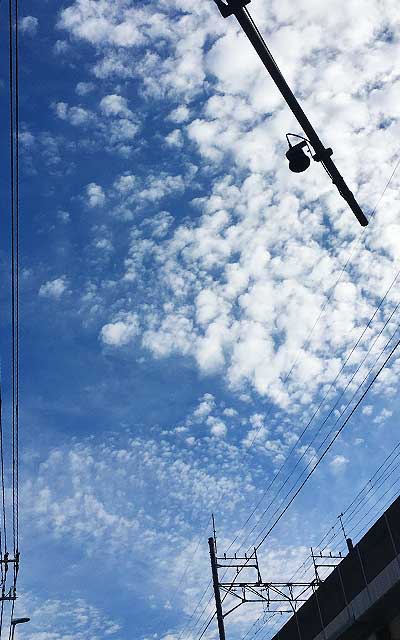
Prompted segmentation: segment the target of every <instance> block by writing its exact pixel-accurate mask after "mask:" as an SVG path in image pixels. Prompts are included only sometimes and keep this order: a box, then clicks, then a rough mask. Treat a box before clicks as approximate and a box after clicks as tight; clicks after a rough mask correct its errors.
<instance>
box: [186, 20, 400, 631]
mask: <svg viewBox="0 0 400 640" xmlns="http://www.w3.org/2000/svg"><path fill="white" fill-rule="evenodd" d="M245 10H246V9H245ZM250 19H251V17H250ZM269 54H270V56H271V59H272V61H273V62H274V64H275V65H276V62H275V60H274V59H273V57H272V54H271V53H270V52H269ZM399 166H400V157H399V158H398V160H397V162H396V164H395V166H394V168H393V170H392V173H391V175H390V176H389V178H388V180H387V182H386V184H385V187H384V189H383V191H382V192H381V194H380V196H379V198H378V200H377V201H376V203H375V206H374V208H373V210H372V213H371V216H370V221H371V220H372V219H373V217H374V216H375V214H376V212H377V209H378V206H379V204H380V202H381V200H382V199H383V197H384V195H385V193H386V191H387V189H388V188H389V186H390V183H391V182H392V179H393V177H394V176H395V174H396V172H397V169H398V167H399ZM366 229H367V228H366V227H365V228H363V229H362V231H361V232H360V233H359V235H358V236H357V237H356V238H355V239H354V240H353V242H352V245H351V249H350V253H349V256H348V258H347V260H346V262H345V264H344V266H343V267H342V270H341V272H340V274H339V277H338V278H337V280H336V281H335V283H334V284H333V285H332V287H331V289H330V291H329V293H328V297H327V299H326V300H325V302H324V304H323V306H322V308H321V310H320V312H319V315H318V316H317V319H316V321H315V323H314V325H313V326H312V328H311V330H310V332H309V334H308V336H307V338H306V341H305V343H303V344H302V346H301V348H300V349H299V350H298V352H297V355H296V357H295V360H294V362H293V364H292V366H291V368H290V370H289V373H288V374H287V376H286V377H285V379H284V381H283V383H284V384H286V382H287V380H288V378H289V377H290V375H291V373H292V371H293V369H294V367H295V365H296V364H297V361H298V358H299V355H300V353H301V351H302V350H303V348H304V346H305V345H306V344H308V342H309V340H310V339H311V336H312V334H313V332H314V330H315V328H316V326H317V324H318V322H319V320H320V318H321V316H322V314H323V312H324V310H325V308H326V307H327V305H328V304H329V302H330V300H331V297H332V294H333V291H334V290H335V288H336V286H337V285H338V284H339V282H340V280H341V279H342V277H343V275H344V273H345V272H346V270H347V267H348V265H349V264H350V262H351V260H352V257H353V255H354V252H355V250H356V248H357V245H358V244H359V243H360V241H361V239H362V237H363V235H364V233H365V232H366ZM261 427H262V425H260V427H259V428H258V430H257V431H256V433H255V435H254V437H253V439H252V441H251V443H250V446H249V447H248V449H250V448H251V447H252V446H253V444H254V442H255V441H256V439H257V437H258V433H259V432H260V430H261ZM247 451H248V450H246V452H245V455H246V453H247ZM279 472H280V469H279V471H278V473H279ZM275 477H276V476H274V479H275ZM274 479H273V480H274ZM220 500H221V499H220ZM219 502H220V501H219ZM247 522H248V520H247V521H246V523H245V525H244V526H246V524H247ZM241 530H243V527H242V528H241ZM239 535H240V532H239ZM237 538H238V535H236V536H235V538H234V539H233V541H232V542H231V543H230V545H229V547H228V549H230V548H231V547H232V546H233V544H234V543H235V542H236V540H237ZM210 586H211V580H210V581H209V582H208V585H207V588H206V591H207V590H208V589H209V588H210ZM203 597H204V595H203V596H202V598H203ZM211 599H212V598H211ZM196 608H197V606H196ZM184 630H185V627H184ZM184 630H183V631H184ZM180 638H181V636H180Z"/></svg>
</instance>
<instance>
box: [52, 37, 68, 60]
mask: <svg viewBox="0 0 400 640" xmlns="http://www.w3.org/2000/svg"><path fill="white" fill-rule="evenodd" d="M68 49H69V45H68V42H66V40H56V42H55V44H54V47H53V51H54V54H55V55H56V56H61V55H64V54H65V53H66V52H67V51H68Z"/></svg>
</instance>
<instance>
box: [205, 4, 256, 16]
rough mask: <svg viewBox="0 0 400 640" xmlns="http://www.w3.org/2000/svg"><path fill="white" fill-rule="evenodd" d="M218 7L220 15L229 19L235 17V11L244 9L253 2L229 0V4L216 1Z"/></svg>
mask: <svg viewBox="0 0 400 640" xmlns="http://www.w3.org/2000/svg"><path fill="white" fill-rule="evenodd" d="M214 2H215V4H216V5H217V7H218V9H219V11H220V14H221V16H222V17H223V18H229V16H231V15H233V14H234V13H235V11H237V10H238V9H243V7H245V6H246V4H250V2H251V0H227V3H225V2H223V0H214Z"/></svg>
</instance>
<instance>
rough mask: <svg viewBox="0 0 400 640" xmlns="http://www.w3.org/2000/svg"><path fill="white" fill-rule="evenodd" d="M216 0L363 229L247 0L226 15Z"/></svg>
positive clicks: (230, 2)
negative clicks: (232, 18)
mask: <svg viewBox="0 0 400 640" xmlns="http://www.w3.org/2000/svg"><path fill="white" fill-rule="evenodd" d="M215 1H216V4H217V6H218V7H219V8H220V11H221V13H222V15H224V17H227V16H228V15H230V14H234V15H235V16H236V18H237V20H238V22H239V24H240V26H241V27H242V29H243V31H244V32H245V34H246V35H247V37H248V39H249V40H250V42H251V44H252V45H253V47H254V49H255V50H256V52H257V53H258V55H259V57H260V59H261V61H262V63H263V65H264V66H265V68H266V69H267V71H268V73H269V74H270V76H271V78H272V79H273V81H274V82H275V84H276V86H277V87H278V89H279V91H280V92H281V94H282V96H283V97H284V99H285V101H286V103H287V104H288V106H289V108H290V109H291V111H292V112H293V114H294V116H295V118H296V120H297V122H298V123H299V125H300V126H301V128H302V129H303V131H304V133H305V134H306V136H307V138H308V139H309V141H310V142H311V144H312V146H313V148H314V151H315V156H314V160H316V161H318V162H322V163H323V165H324V167H325V168H326V170H327V172H328V173H329V175H330V177H331V179H332V182H333V184H334V185H335V186H336V187H337V189H338V191H339V193H340V195H341V196H342V197H343V198H344V199H345V201H346V202H347V204H348V205H349V207H350V209H351V210H352V212H353V213H354V215H355V216H356V218H357V220H358V221H359V223H360V224H361V226H363V227H366V226H367V224H368V220H367V218H366V217H365V215H364V213H363V211H362V210H361V208H360V205H359V204H358V202H357V201H356V199H355V197H354V195H353V193H352V192H351V191H350V189H349V187H348V186H347V184H346V182H345V181H344V179H343V177H342V176H341V174H340V173H339V171H338V169H337V168H336V165H335V163H334V162H333V160H332V158H331V155H332V149H326V148H325V147H324V145H323V144H322V142H321V140H320V139H319V137H318V135H317V133H316V131H315V129H314V127H313V126H312V125H311V122H310V121H309V119H308V118H307V116H306V114H305V113H304V111H303V109H302V108H301V106H300V104H299V103H298V101H297V99H296V97H295V95H294V94H293V92H292V90H291V89H290V87H289V85H288V84H287V82H286V80H285V78H284V77H283V75H282V73H281V72H280V70H279V68H278V65H277V64H276V62H275V60H274V59H273V57H272V55H271V53H270V51H269V49H268V47H267V45H266V43H265V41H264V39H263V37H262V36H261V34H260V32H259V31H258V29H257V27H256V25H255V24H254V22H253V20H252V18H251V16H250V14H249V12H248V11H247V9H246V8H245V7H244V6H243V5H244V4H248V3H249V2H250V0H246V1H245V0H227V5H224V6H225V7H226V8H227V10H228V12H223V9H222V8H221V6H222V5H223V3H222V0H219V1H218V0H215ZM225 14H226V15H225Z"/></svg>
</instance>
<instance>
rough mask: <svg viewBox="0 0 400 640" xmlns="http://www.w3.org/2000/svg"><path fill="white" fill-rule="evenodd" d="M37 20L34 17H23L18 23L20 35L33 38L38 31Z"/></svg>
mask: <svg viewBox="0 0 400 640" xmlns="http://www.w3.org/2000/svg"><path fill="white" fill-rule="evenodd" d="M38 26H39V20H38V19H37V18H35V17H34V16H24V17H23V18H21V19H20V21H19V28H20V29H21V31H22V33H26V34H28V35H30V36H34V35H35V34H36V32H37V30H38Z"/></svg>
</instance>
